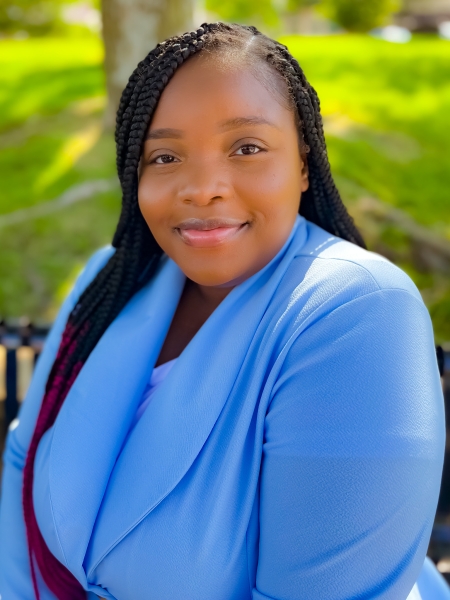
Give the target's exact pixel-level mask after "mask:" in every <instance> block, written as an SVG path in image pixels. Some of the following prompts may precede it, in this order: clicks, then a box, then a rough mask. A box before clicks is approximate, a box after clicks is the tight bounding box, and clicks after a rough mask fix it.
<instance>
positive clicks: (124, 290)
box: [23, 23, 364, 600]
mask: <svg viewBox="0 0 450 600" xmlns="http://www.w3.org/2000/svg"><path fill="white" fill-rule="evenodd" d="M250 38H254V41H255V43H254V44H251V45H249V44H248V43H247V42H248V40H249V39H250ZM231 46H233V47H234V48H235V47H238V48H240V49H241V50H242V54H243V55H245V54H249V55H250V58H251V59H252V60H253V63H255V64H256V63H258V62H259V63H260V62H261V61H262V62H264V63H265V64H267V65H270V68H271V69H272V71H273V72H274V73H275V72H276V76H280V75H281V77H282V78H283V79H284V81H285V82H286V84H287V89H288V92H289V99H290V103H291V106H292V108H293V110H294V111H295V112H296V113H297V116H298V123H299V128H300V131H299V133H300V135H301V137H302V138H303V139H304V142H305V144H306V145H307V147H308V149H309V154H308V169H309V179H310V188H309V190H308V191H307V192H306V193H305V194H304V195H303V196H302V201H301V203H300V213H301V214H304V215H305V217H306V218H308V219H309V220H311V221H313V222H315V223H317V224H318V225H320V226H321V227H323V228H324V229H326V230H327V231H329V232H331V233H333V234H335V235H338V236H340V237H342V238H344V239H347V240H349V241H352V242H354V243H356V244H358V245H361V246H364V242H363V240H362V238H361V235H360V234H359V232H358V230H357V229H356V227H355V225H354V223H353V221H352V219H351V217H350V216H349V214H348V213H347V210H346V209H345V207H344V205H343V204H342V201H341V199H340V196H339V193H338V191H337V189H336V186H335V185H334V182H333V178H332V176H331V171H330V166H329V163H328V158H327V152H326V146H325V139H324V135H323V127H322V120H321V116H320V105H319V99H318V98H317V94H316V93H315V91H314V90H313V88H312V87H311V86H310V85H309V83H308V82H307V80H306V77H305V75H304V74H303V71H302V70H301V68H300V66H299V65H298V63H297V61H296V60H295V59H294V58H293V57H292V56H291V55H290V54H289V52H288V51H287V49H286V48H285V47H284V46H282V45H280V44H278V43H277V42H274V41H273V40H270V39H269V38H267V37H265V36H263V35H262V34H260V33H259V32H258V31H257V30H256V29H255V28H254V27H244V26H240V25H227V24H224V23H213V24H203V25H202V26H201V27H200V28H199V29H198V30H197V31H194V32H191V33H185V34H184V35H182V36H176V37H173V38H170V39H168V40H166V41H165V42H163V43H162V44H158V45H157V46H156V48H155V49H154V50H152V51H151V52H150V53H149V54H148V56H147V57H146V58H145V59H144V60H143V61H142V62H140V63H139V65H138V67H137V68H136V70H135V71H134V72H133V74H132V75H131V77H130V80H129V82H128V84H127V86H126V88H125V90H124V92H123V94H122V98H121V100H120V105H119V109H118V112H117V121H116V134H115V139H116V148H117V171H118V174H119V179H120V183H121V187H122V211H121V215H120V219H119V223H118V225H117V229H116V232H115V234H114V238H113V242H112V243H113V246H114V247H115V248H116V251H115V253H114V254H113V255H112V257H111V258H110V259H109V261H108V263H107V264H106V265H105V266H104V267H103V269H101V270H100V272H99V273H98V274H97V276H96V277H95V278H94V280H93V281H92V282H91V283H90V284H89V285H88V286H87V288H86V290H85V291H84V292H83V293H82V294H81V296H80V298H79V300H78V302H77V304H76V306H75V308H74V309H73V311H72V312H71V314H70V315H69V318H68V321H67V325H66V327H65V330H64V332H63V335H62V340H61V343H60V346H59V350H58V353H57V356H56V359H55V362H54V364H53V367H52V369H51V372H50V374H49V377H48V381H47V385H46V389H45V393H44V397H43V400H42V405H41V409H40V412H39V415H38V418H37V422H36V427H35V430H34V433H33V436H32V439H31V442H30V446H29V449H28V454H27V457H26V462H25V467H24V474H23V477H24V479H23V509H24V518H25V525H26V532H27V540H28V550H29V556H30V565H31V576H32V581H33V587H34V592H35V596H36V599H37V600H39V590H38V584H37V576H36V573H37V569H38V570H39V572H40V574H41V576H42V579H43V580H44V582H45V584H46V585H47V586H48V588H49V589H50V590H51V592H52V593H53V594H54V595H55V596H56V598H58V600H82V599H85V598H86V593H85V591H84V589H83V588H82V586H81V585H80V583H79V582H78V580H77V579H76V578H75V577H74V576H73V575H72V573H71V572H70V571H69V570H68V569H67V568H66V567H65V566H64V565H63V564H62V563H60V562H59V561H58V560H57V559H56V558H55V556H54V555H53V554H52V553H51V552H50V550H49V549H48V547H47V545H46V543H45V540H44V539H43V537H42V534H41V532H40V530H39V527H38V524H37V521H36V515H35V512H34V506H33V497H32V492H33V465H34V461H35V458H36V452H37V449H38V445H39V442H40V440H41V439H42V436H43V435H44V434H45V432H46V431H48V430H49V429H50V428H51V427H52V426H53V424H54V422H55V420H56V418H57V416H58V413H59V410H60V408H61V406H62V404H63V402H64V400H65V398H66V396H67V394H68V392H69V390H70V388H71V386H72V384H73V382H74V381H75V379H76V377H77V375H78V373H79V372H80V370H81V368H82V366H83V365H84V363H85V362H86V360H87V359H88V357H89V355H90V353H91V352H92V350H93V349H94V347H95V345H96V344H97V342H98V341H99V339H100V338H101V336H102V335H103V333H104V332H105V330H106V329H107V327H108V326H109V325H110V324H111V323H112V321H113V320H114V319H115V318H116V316H117V315H118V314H119V312H120V311H121V310H122V308H123V307H124V306H125V305H126V303H127V302H128V301H129V300H130V298H131V297H132V296H133V295H134V294H135V293H136V292H137V291H138V290H139V289H140V288H142V287H143V286H144V285H146V283H148V282H149V281H150V279H151V278H152V276H153V274H154V272H155V269H156V266H157V264H158V259H159V257H160V256H161V253H162V250H161V248H160V247H159V246H158V244H157V243H156V241H155V239H154V237H153V235H152V234H151V232H150V230H149V228H148V226H147V224H146V223H145V221H144V219H143V217H142V215H141V212H140V210H139V205H138V198H137V186H138V174H137V173H138V164H139V160H140V156H141V149H142V145H143V142H144V138H145V134H146V131H147V129H148V126H149V124H150V121H151V119H152V116H153V113H154V111H155V108H156V105H157V103H158V101H159V98H160V96H161V93H162V91H163V90H164V88H165V86H166V85H167V83H168V82H169V81H170V79H171V77H172V76H173V74H174V73H175V71H176V70H177V69H178V68H179V67H180V66H181V65H182V64H183V63H184V62H185V61H186V60H188V59H189V58H190V57H191V56H193V55H194V54H196V53H197V52H199V51H201V50H202V49H203V48H205V49H209V50H210V51H215V52H226V51H227V49H229V48H230V47H231ZM249 48H250V50H249Z"/></svg>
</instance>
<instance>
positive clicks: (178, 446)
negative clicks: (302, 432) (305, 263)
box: [85, 219, 306, 578]
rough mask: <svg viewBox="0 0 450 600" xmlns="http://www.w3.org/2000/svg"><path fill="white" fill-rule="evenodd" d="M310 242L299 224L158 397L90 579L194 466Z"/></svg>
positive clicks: (101, 535)
mask: <svg viewBox="0 0 450 600" xmlns="http://www.w3.org/2000/svg"><path fill="white" fill-rule="evenodd" d="M293 238H295V243H292V240H293ZM305 240H306V224H305V221H304V220H302V219H298V220H297V226H296V227H294V228H293V231H292V233H291V236H290V238H289V239H288V240H287V242H286V244H285V245H284V247H283V249H282V250H281V251H280V252H279V254H278V255H277V256H276V257H275V258H274V259H273V260H272V261H271V262H270V263H269V264H268V265H267V266H266V267H265V268H264V269H262V270H261V271H259V272H258V273H257V274H256V275H254V276H253V277H251V278H250V279H248V280H247V281H245V282H244V283H243V284H241V285H239V286H237V287H236V288H234V289H233V290H232V291H231V292H230V294H229V295H228V296H227V297H226V298H225V300H224V301H223V302H222V303H221V304H220V305H219V307H218V308H217V309H216V310H215V311H214V313H213V314H212V315H211V317H210V318H209V319H208V320H207V322H206V323H205V324H204V325H203V327H202V328H201V329H200V331H199V332H198V333H197V334H196V336H195V337H194V339H193V340H192V341H191V343H190V344H189V345H188V346H187V347H186V349H185V350H184V351H183V352H182V354H181V355H180V357H179V358H178V360H177V362H176V363H175V365H174V367H173V368H172V370H171V372H170V376H169V377H168V378H167V379H166V380H165V381H164V382H163V384H162V385H161V387H160V388H159V389H158V390H157V392H156V393H155V395H154V396H153V398H152V402H151V403H150V404H149V406H148V407H147V409H146V411H145V413H144V414H143V416H142V418H141V419H140V421H139V422H138V423H137V425H136V427H135V428H134V430H133V431H132V432H131V435H130V437H129V439H128V440H127V443H126V445H125V447H124V448H123V451H122V453H121V454H120V456H119V458H118V460H117V463H116V464H115V466H114V470H113V471H112V473H111V478H110V480H109V483H108V487H107V490H106V492H105V495H104V497H103V502H102V505H101V507H100V510H99V514H98V519H97V521H96V525H95V530H94V532H93V535H92V538H91V543H90V546H89V549H88V553H87V555H86V559H85V568H86V571H87V573H88V578H89V574H90V573H92V572H93V571H94V569H95V568H96V566H97V565H98V564H99V563H100V562H101V561H102V560H103V558H104V557H105V556H106V555H107V554H108V553H109V552H110V551H111V550H112V549H113V548H114V547H115V546H116V545H117V544H118V543H119V542H120V541H121V540H122V539H123V538H124V537H125V536H126V535H127V534H128V533H129V532H130V531H131V530H132V529H133V528H134V527H136V526H137V525H138V524H139V522H140V521H142V519H144V518H145V517H146V516H147V515H148V514H149V513H150V512H151V511H152V510H153V509H154V508H155V507H156V506H157V505H158V504H159V503H160V502H161V501H162V500H163V499H164V498H165V497H166V496H167V495H168V494H169V493H170V492H171V491H172V490H173V489H174V487H175V486H176V485H177V484H178V483H179V481H180V480H181V479H182V478H183V476H184V475H185V473H186V472H187V470H188V469H189V467H190V466H191V465H192V463H193V462H194V460H195V458H196V457H197V455H198V454H199V452H200V451H201V449H202V447H203V445H204V443H205V441H206V440H207V438H208V436H209V434H210V432H211V430H212V428H213V427H214V425H215V423H216V421H217V419H218V417H219V415H220V413H221V411H222V409H223V406H224V404H225V402H226V401H227V399H228V397H229V396H230V394H231V393H232V392H233V386H234V384H235V382H236V379H237V377H238V375H239V371H240V369H241V367H242V364H243V363H244V361H245V357H246V355H247V353H248V350H249V347H250V345H251V344H252V341H253V340H254V338H255V333H256V331H257V330H258V326H259V324H260V322H261V320H262V318H263V316H264V313H265V311H266V309H267V306H268V304H269V303H270V301H271V299H272V298H273V296H274V294H275V293H276V289H277V287H278V284H279V282H280V279H281V278H282V276H283V274H284V273H285V271H286V269H287V268H288V267H289V265H290V263H291V261H292V259H293V257H294V256H295V253H296V251H297V250H298V248H299V247H301V246H302V245H303V244H304V242H305ZM152 364H153V363H152ZM143 473H145V477H142V474H143ZM124 490H126V493H125V494H124Z"/></svg>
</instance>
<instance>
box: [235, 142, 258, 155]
mask: <svg viewBox="0 0 450 600" xmlns="http://www.w3.org/2000/svg"><path fill="white" fill-rule="evenodd" d="M261 150H262V148H260V147H259V146H256V145H255V144H245V145H244V146H241V147H240V148H239V149H238V150H237V151H236V152H235V154H239V155H240V156H242V155H244V156H248V155H249V154H258V153H259V152H261Z"/></svg>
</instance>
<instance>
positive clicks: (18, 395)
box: [0, 320, 51, 433]
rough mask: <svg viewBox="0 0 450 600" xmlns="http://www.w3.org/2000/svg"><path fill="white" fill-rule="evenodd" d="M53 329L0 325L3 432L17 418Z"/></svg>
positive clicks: (22, 322) (20, 323)
mask: <svg viewBox="0 0 450 600" xmlns="http://www.w3.org/2000/svg"><path fill="white" fill-rule="evenodd" d="M50 327H51V325H50V324H47V325H42V326H37V325H33V324H32V323H30V322H29V321H25V320H19V321H17V322H13V321H10V322H8V323H5V322H4V321H0V401H3V424H2V426H3V432H2V433H4V432H5V430H6V429H7V428H8V427H9V425H10V424H11V422H12V421H13V420H14V419H15V418H16V416H17V413H18V411H19V408H20V403H21V402H22V400H23V399H24V397H25V394H26V391H27V388H28V385H29V383H30V379H31V376H32V374H33V369H34V365H35V364H36V361H37V359H38V358H39V354H40V353H41V351H42V347H43V345H44V341H45V338H46V337H47V334H48V332H49V329H50Z"/></svg>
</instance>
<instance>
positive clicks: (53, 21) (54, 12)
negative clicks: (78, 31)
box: [0, 0, 99, 36]
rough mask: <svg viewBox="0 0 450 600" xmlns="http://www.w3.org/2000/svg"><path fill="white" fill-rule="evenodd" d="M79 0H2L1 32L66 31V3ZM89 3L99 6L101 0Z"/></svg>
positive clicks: (0, 4)
mask: <svg viewBox="0 0 450 600" xmlns="http://www.w3.org/2000/svg"><path fill="white" fill-rule="evenodd" d="M76 2H77V0H0V33H2V34H6V35H14V34H17V33H21V34H24V33H25V34H27V35H31V36H43V35H48V34H50V33H51V34H57V33H63V32H66V31H67V29H68V26H67V24H65V23H64V22H63V21H62V19H61V9H62V7H63V6H64V5H67V4H72V3H76ZM87 4H89V5H91V6H95V8H98V4H99V0H87Z"/></svg>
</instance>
